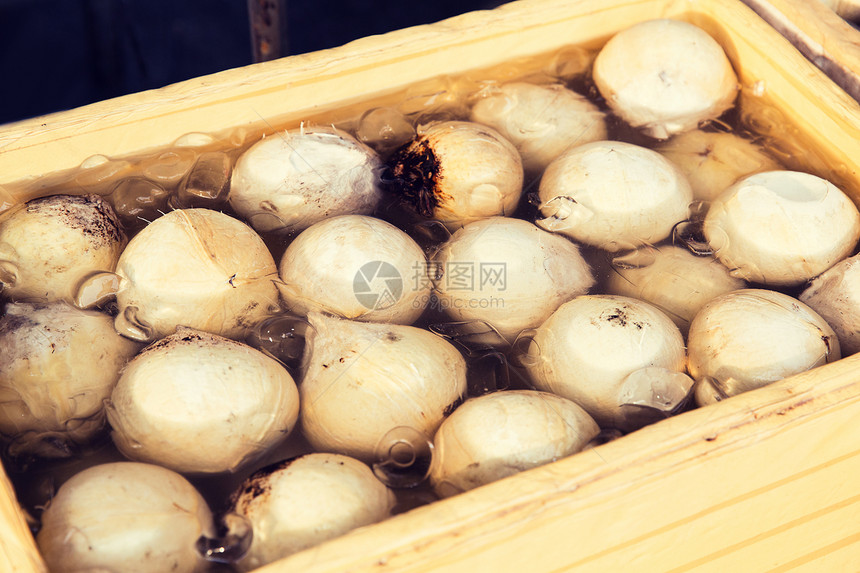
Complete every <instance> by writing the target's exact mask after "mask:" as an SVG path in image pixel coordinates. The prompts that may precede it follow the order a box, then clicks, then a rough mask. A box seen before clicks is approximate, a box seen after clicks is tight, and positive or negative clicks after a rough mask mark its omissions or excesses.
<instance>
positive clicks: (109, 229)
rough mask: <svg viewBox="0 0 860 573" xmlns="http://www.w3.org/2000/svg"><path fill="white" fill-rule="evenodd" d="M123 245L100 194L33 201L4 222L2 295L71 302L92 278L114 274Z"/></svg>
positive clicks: (0, 223) (0, 228) (0, 224)
mask: <svg viewBox="0 0 860 573" xmlns="http://www.w3.org/2000/svg"><path fill="white" fill-rule="evenodd" d="M125 244H126V236H125V233H124V232H123V230H122V227H121V226H120V223H119V219H118V218H117V216H116V214H115V213H114V211H113V209H112V208H111V206H110V204H109V203H107V202H106V201H105V200H104V199H102V198H101V197H99V196H97V195H83V196H73V195H54V196H51V197H45V198H42V199H34V200H32V201H29V202H28V203H26V204H25V205H22V206H20V207H19V208H14V209H11V210H10V211H8V212H7V213H5V214H4V215H3V217H2V218H0V292H2V294H3V295H4V296H5V297H7V298H9V299H12V300H21V301H31V302H39V301H41V302H50V301H56V300H64V301H67V302H72V301H74V300H75V296H76V294H77V291H78V286H79V285H80V283H81V282H82V281H83V280H84V279H86V278H87V277H88V276H89V275H91V274H93V273H98V272H112V271H113V270H114V267H115V266H116V262H117V259H118V258H119V255H120V252H121V251H122V249H123V247H125Z"/></svg>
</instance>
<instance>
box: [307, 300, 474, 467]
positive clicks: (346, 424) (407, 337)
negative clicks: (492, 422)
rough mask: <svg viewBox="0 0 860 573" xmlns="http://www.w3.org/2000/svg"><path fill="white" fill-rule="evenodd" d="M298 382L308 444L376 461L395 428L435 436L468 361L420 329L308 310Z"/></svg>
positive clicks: (462, 384)
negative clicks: (380, 447)
mask: <svg viewBox="0 0 860 573" xmlns="http://www.w3.org/2000/svg"><path fill="white" fill-rule="evenodd" d="M308 320H309V321H310V324H311V327H312V331H311V332H310V335H309V336H308V338H307V347H306V351H305V357H304V364H303V366H302V371H303V376H302V380H301V384H300V392H301V423H302V430H303V431H304V435H305V437H306V438H307V439H308V441H309V442H310V443H311V445H312V446H313V447H314V448H315V449H317V450H319V451H325V452H335V453H341V454H345V455H350V456H353V457H356V458H358V459H360V460H362V461H367V462H372V461H374V458H375V454H376V448H377V445H378V444H379V442H380V440H382V438H383V437H384V436H385V435H386V434H387V433H389V432H390V431H391V430H393V429H394V428H397V427H400V426H405V427H409V428H413V429H415V430H417V431H418V432H420V433H421V434H423V435H424V436H426V437H428V438H429V437H431V436H432V435H433V432H435V431H436V428H438V427H439V424H440V423H442V420H443V418H444V417H445V416H446V415H447V414H448V413H449V412H450V411H451V410H452V409H453V408H454V407H455V406H456V405H457V403H458V402H459V401H460V399H461V398H462V396H463V395H464V393H465V391H466V362H465V360H464V359H463V357H462V355H461V354H460V353H459V352H458V351H457V349H456V348H454V346H452V345H451V344H450V343H449V342H447V341H446V340H444V339H443V338H441V337H439V336H437V335H435V334H433V333H432V332H429V331H427V330H423V329H420V328H416V327H412V326H403V325H397V324H376V323H365V322H355V321H350V320H343V319H338V318H333V317H329V316H325V315H322V314H319V313H311V314H310V315H309V316H308Z"/></svg>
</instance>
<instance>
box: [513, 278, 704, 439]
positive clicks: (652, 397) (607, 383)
mask: <svg viewBox="0 0 860 573" xmlns="http://www.w3.org/2000/svg"><path fill="white" fill-rule="evenodd" d="M522 361H523V362H524V363H525V366H526V368H527V370H528V373H529V375H530V377H531V379H532V382H533V383H534V385H535V386H536V387H537V389H538V390H543V391H546V392H552V393H554V394H558V395H560V396H564V397H565V398H568V399H570V400H573V401H574V402H576V403H577V404H579V405H580V406H582V407H583V408H584V409H585V411H586V412H588V413H589V414H590V415H591V416H592V417H593V418H594V419H595V420H596V421H597V423H598V424H600V426H601V427H610V428H618V429H622V430H631V429H634V426H635V425H638V424H639V423H640V420H639V414H640V413H641V412H639V411H638V410H636V409H635V408H634V409H631V408H629V406H634V407H648V408H652V409H654V410H659V411H661V412H665V413H670V412H671V411H672V410H673V409H674V408H675V407H676V406H677V405H678V404H680V403H681V402H683V401H684V399H685V398H686V396H687V394H688V393H689V391H690V388H691V387H692V385H693V381H692V380H691V379H690V378H689V377H688V376H686V375H685V374H684V370H685V366H686V352H685V348H684V338H683V336H681V332H680V331H679V330H678V327H677V326H675V323H673V322H672V320H671V319H670V318H669V317H668V316H666V315H665V314H664V313H663V312H661V311H660V310H658V309H657V308H656V307H654V306H652V305H651V304H648V303H646V302H642V301H639V300H635V299H632V298H628V297H623V296H612V295H584V296H580V297H577V298H575V299H573V300H571V301H569V302H567V303H565V304H563V305H561V307H559V309H558V310H556V311H555V312H554V313H553V314H552V316H550V317H549V319H548V320H547V321H546V322H544V323H543V324H542V325H541V326H540V327H539V328H538V329H537V332H536V334H535V336H534V338H533V340H532V341H531V345H530V348H529V349H528V355H527V356H525V357H524V358H523V359H522ZM625 406H627V407H626V408H625Z"/></svg>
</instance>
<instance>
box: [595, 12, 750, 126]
mask: <svg viewBox="0 0 860 573" xmlns="http://www.w3.org/2000/svg"><path fill="white" fill-rule="evenodd" d="M592 75H593V78H594V83H595V85H596V86H597V89H598V90H600V93H601V95H602V96H603V97H604V98H606V103H607V104H608V105H609V107H610V108H611V109H612V111H613V112H614V113H615V114H616V115H618V116H619V117H621V119H623V120H624V121H626V122H627V123H628V124H630V125H631V126H633V127H636V128H639V129H642V130H643V131H644V132H645V133H646V134H648V135H650V136H651V137H655V138H657V139H666V138H668V137H669V136H671V135H673V134H676V133H681V132H683V131H688V130H690V129H695V128H696V127H698V125H699V124H700V123H701V122H703V121H705V120H709V119H715V118H717V117H719V116H720V115H721V114H722V113H723V112H724V111H726V110H727V109H729V108H731V107H732V105H733V104H734V101H735V97H736V96H737V94H738V79H737V76H736V75H735V72H734V70H733V69H732V64H731V62H730V61H729V59H728V57H727V56H726V53H725V52H724V51H723V48H722V46H720V45H719V44H718V43H717V41H716V40H714V39H713V38H712V37H711V36H710V35H709V34H708V33H707V32H705V31H704V30H702V29H701V28H699V27H697V26H694V25H693V24H690V23H687V22H682V21H680V20H669V19H657V20H649V21H646V22H641V23H639V24H635V25H633V26H630V27H629V28H627V29H625V30H622V31H621V32H619V33H618V34H616V35H615V36H613V37H612V38H610V39H609V41H608V42H607V43H606V44H605V45H604V46H603V48H602V49H601V50H600V52H599V53H598V54H597V58H596V59H595V60H594V69H593V72H592Z"/></svg>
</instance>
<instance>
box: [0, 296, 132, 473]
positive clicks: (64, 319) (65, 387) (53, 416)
mask: <svg viewBox="0 0 860 573" xmlns="http://www.w3.org/2000/svg"><path fill="white" fill-rule="evenodd" d="M139 349H140V345H139V344H137V343H135V342H133V341H131V340H128V339H127V338H124V337H122V336H120V335H119V334H117V332H116V331H115V330H114V327H113V318H112V317H111V316H110V315H108V314H105V313H102V312H97V311H85V310H80V309H77V308H75V307H73V306H71V305H69V304H66V303H64V302H53V303H38V304H33V303H9V304H7V305H6V309H5V315H4V316H3V317H2V318H0V433H2V435H3V438H4V441H11V444H10V445H9V452H10V453H12V454H14V455H30V454H34V455H37V456H45V457H66V456H70V455H73V454H74V451H75V449H76V447H77V446H78V445H82V444H86V443H88V442H90V441H92V439H93V438H94V437H96V436H97V435H98V434H99V433H100V431H101V430H102V429H103V428H104V425H105V413H104V401H105V400H106V399H107V398H108V397H109V396H110V393H111V391H112V390H113V388H114V386H115V385H116V382H117V380H118V379H119V377H120V370H121V369H122V368H123V367H124V366H125V364H126V362H127V361H128V360H129V359H131V357H132V356H134V354H135V353H136V352H137V351H138V350H139Z"/></svg>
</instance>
